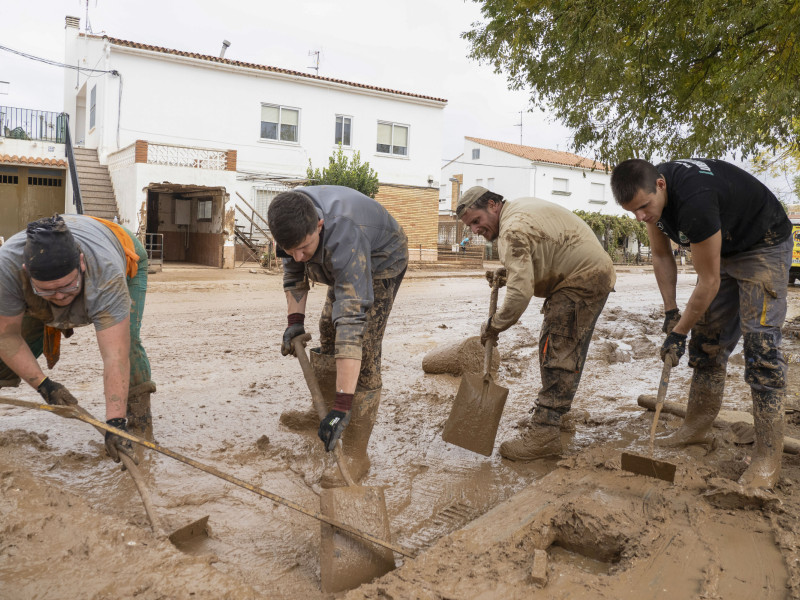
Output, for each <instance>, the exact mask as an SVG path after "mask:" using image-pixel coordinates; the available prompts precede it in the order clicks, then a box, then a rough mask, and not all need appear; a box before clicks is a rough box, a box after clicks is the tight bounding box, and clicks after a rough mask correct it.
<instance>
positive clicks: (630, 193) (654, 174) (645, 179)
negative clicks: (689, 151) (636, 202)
mask: <svg viewBox="0 0 800 600" xmlns="http://www.w3.org/2000/svg"><path fill="white" fill-rule="evenodd" d="M661 178H662V175H661V173H659V172H658V170H657V169H656V168H655V167H654V166H653V165H652V164H651V163H649V162H647V161H646V160H642V159H641V158H630V159H628V160H625V161H622V162H621V163H619V164H618V165H617V166H616V167H614V170H613V172H612V173H611V192H612V193H613V194H614V200H616V201H617V204H619V205H620V206H625V205H626V204H628V203H629V202H630V201H631V200H633V197H634V196H635V195H636V193H637V192H638V191H639V190H644V191H645V192H647V193H648V194H654V193H655V192H656V181H658V180H659V179H661Z"/></svg>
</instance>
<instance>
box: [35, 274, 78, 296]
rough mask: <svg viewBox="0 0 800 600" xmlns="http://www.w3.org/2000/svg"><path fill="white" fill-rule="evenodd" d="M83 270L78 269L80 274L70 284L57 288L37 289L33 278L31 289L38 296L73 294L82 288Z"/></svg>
mask: <svg viewBox="0 0 800 600" xmlns="http://www.w3.org/2000/svg"><path fill="white" fill-rule="evenodd" d="M81 283H82V281H81V272H80V270H79V271H78V275H77V276H76V277H75V280H74V281H73V282H72V283H71V284H69V285H68V286H67V287H63V288H60V289H57V290H37V289H36V286H35V285H33V281H32V280H31V289H32V290H33V293H34V294H36V295H37V296H41V297H42V298H49V297H50V296H55V295H56V294H72V293H73V292H77V291H78V290H79V289H81Z"/></svg>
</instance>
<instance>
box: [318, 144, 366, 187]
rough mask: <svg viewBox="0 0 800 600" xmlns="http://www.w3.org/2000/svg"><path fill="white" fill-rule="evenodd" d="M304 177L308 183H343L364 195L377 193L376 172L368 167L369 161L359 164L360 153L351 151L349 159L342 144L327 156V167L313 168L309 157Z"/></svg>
mask: <svg viewBox="0 0 800 600" xmlns="http://www.w3.org/2000/svg"><path fill="white" fill-rule="evenodd" d="M306 177H308V182H309V184H310V185H344V186H347V187H349V188H353V189H354V190H358V191H359V192H361V193H362V194H364V195H365V196H369V197H370V198H374V197H375V194H377V193H378V187H379V186H380V183H379V182H378V174H377V173H376V172H375V171H374V170H373V169H371V168H370V166H369V163H368V162H365V163H364V164H361V153H360V152H358V151H356V152H354V153H353V158H352V159H351V160H348V159H347V156H345V154H344V150H342V145H341V144H339V148H338V149H337V150H336V152H334V153H333V154H332V155H331V156H330V157H328V168H327V169H322V172H321V173H320V170H319V169H316V170H315V169H314V168H313V167H312V166H311V159H309V160H308V169H307V170H306Z"/></svg>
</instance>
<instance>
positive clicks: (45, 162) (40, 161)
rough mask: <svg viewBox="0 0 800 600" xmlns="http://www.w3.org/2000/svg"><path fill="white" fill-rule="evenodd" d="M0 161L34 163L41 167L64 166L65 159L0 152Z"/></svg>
mask: <svg viewBox="0 0 800 600" xmlns="http://www.w3.org/2000/svg"><path fill="white" fill-rule="evenodd" d="M0 163H12V164H15V165H34V166H41V167H64V168H66V166H67V161H65V160H63V159H59V158H42V157H41V156H17V155H16V154H14V155H13V156H12V155H11V154H0Z"/></svg>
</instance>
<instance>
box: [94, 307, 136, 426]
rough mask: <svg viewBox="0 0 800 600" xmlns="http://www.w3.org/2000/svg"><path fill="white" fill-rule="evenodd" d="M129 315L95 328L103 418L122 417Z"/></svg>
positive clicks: (127, 378) (125, 399)
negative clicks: (99, 329)
mask: <svg viewBox="0 0 800 600" xmlns="http://www.w3.org/2000/svg"><path fill="white" fill-rule="evenodd" d="M130 327H131V326H130V318H129V317H126V318H125V320H124V321H121V322H119V323H117V324H116V325H112V326H111V327H108V328H107V329H103V330H102V331H98V332H97V345H98V346H99V347H100V355H101V356H102V357H103V390H104V392H105V397H106V420H108V419H117V418H124V417H125V415H126V412H127V410H126V409H127V404H128V386H129V384H130V373H131V365H130V349H131V331H130Z"/></svg>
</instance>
